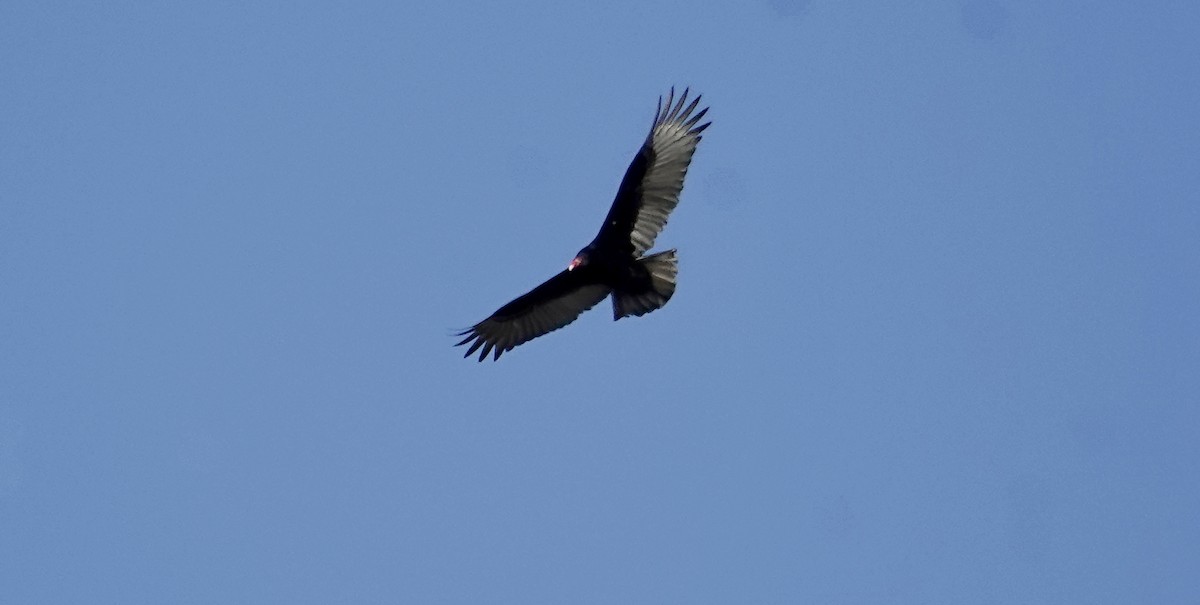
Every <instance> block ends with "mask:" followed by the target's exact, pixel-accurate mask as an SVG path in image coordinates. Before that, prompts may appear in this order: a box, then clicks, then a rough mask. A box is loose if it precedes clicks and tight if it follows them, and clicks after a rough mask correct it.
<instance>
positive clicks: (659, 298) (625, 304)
mask: <svg viewBox="0 0 1200 605" xmlns="http://www.w3.org/2000/svg"><path fill="white" fill-rule="evenodd" d="M638 264H640V265H641V266H642V268H644V269H645V270H646V273H648V274H649V275H650V284H649V287H647V288H644V289H642V290H640V291H637V292H620V291H616V292H613V319H614V320H617V319H621V318H622V317H629V316H630V315H638V316H640V315H645V314H647V313H649V312H651V311H653V310H655V309H657V308H659V307H661V306H663V305H665V304H667V301H668V300H671V295H672V294H674V293H675V274H676V273H678V272H679V259H678V258H676V256H675V251H674V250H667V251H666V252H659V253H658V254H651V255H650V256H647V257H645V258H641V259H638Z"/></svg>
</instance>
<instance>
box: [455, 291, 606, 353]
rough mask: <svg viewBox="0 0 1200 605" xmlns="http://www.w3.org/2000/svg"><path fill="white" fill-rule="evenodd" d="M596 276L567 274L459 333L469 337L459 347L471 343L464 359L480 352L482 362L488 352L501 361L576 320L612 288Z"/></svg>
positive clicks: (602, 298)
mask: <svg viewBox="0 0 1200 605" xmlns="http://www.w3.org/2000/svg"><path fill="white" fill-rule="evenodd" d="M593 277H594V276H592V275H590V272H589V271H587V270H586V269H585V268H580V269H575V270H574V271H563V272H561V273H559V274H558V275H555V276H554V277H552V278H550V279H549V280H546V282H545V283H543V284H542V285H540V286H538V287H536V288H534V289H533V290H530V291H529V292H527V293H526V294H524V295H522V296H520V297H518V298H516V299H515V300H513V301H512V302H510V303H508V304H507V305H504V306H503V307H500V309H498V310H497V311H496V312H495V313H492V315H491V317H488V318H487V319H485V320H483V321H481V322H479V323H477V324H475V325H474V326H472V327H471V328H469V329H467V330H463V331H462V332H459V333H458V336H465V337H466V338H463V339H462V341H460V342H459V343H458V344H457V345H455V346H461V345H465V344H467V343H471V346H470V347H468V348H467V352H466V354H465V355H463V357H470V356H471V354H472V353H474V352H475V351H477V350H479V351H480V353H479V361H483V360H484V359H485V358H487V356H488V353H493V354H494V357H492V360H493V361H495V360H497V359H500V355H501V354H503V353H505V352H506V351H511V350H512V349H513V348H514V347H516V346H517V345H520V344H523V343H526V342H529V341H530V340H533V339H534V338H537V337H538V336H542V335H545V334H549V333H550V332H553V331H555V330H557V329H559V328H561V327H563V326H565V325H567V324H569V323H571V322H573V321H575V319H576V318H578V317H579V315H580V314H581V313H583V312H584V311H587V310H588V309H591V308H592V307H594V306H596V304H597V303H599V302H600V301H602V300H604V297H606V296H608V294H609V288H608V286H605V285H603V284H601V283H598V282H597V281H595V279H594V278H593Z"/></svg>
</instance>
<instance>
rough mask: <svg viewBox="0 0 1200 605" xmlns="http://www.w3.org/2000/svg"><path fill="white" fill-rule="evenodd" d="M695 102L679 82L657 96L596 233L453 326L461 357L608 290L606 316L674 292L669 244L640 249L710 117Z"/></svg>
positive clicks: (551, 322) (593, 301)
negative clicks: (528, 282)
mask: <svg viewBox="0 0 1200 605" xmlns="http://www.w3.org/2000/svg"><path fill="white" fill-rule="evenodd" d="M699 104H700V96H699V95H697V96H696V98H694V99H692V101H691V102H690V103H688V90H687V89H685V90H684V91H683V94H682V95H680V96H679V99H678V100H676V99H675V89H674V88H672V89H671V93H670V95H668V96H667V100H666V103H663V98H662V97H659V98H658V109H656V110H655V112H654V123H653V125H651V127H650V134H649V136H647V137H646V142H645V143H643V144H642V148H641V149H639V150H638V152H637V155H636V156H634V158H633V162H631V163H630V164H629V168H628V169H627V170H626V171H625V178H624V179H622V180H621V186H620V187H619V188H618V189H617V196H616V199H614V200H613V204H612V208H611V209H609V211H608V216H607V217H605V219H604V224H603V225H601V227H600V232H599V233H597V234H596V238H595V239H593V240H592V242H591V243H590V244H588V245H587V246H585V247H584V248H583V249H582V250H580V251H579V253H578V254H576V255H575V258H574V259H572V260H571V262H570V264H568V265H567V268H566V269H564V270H563V271H562V272H560V273H559V274H558V275H555V276H554V277H551V278H550V279H549V280H547V281H546V282H545V283H543V284H542V285H540V286H538V287H536V288H534V289H533V290H530V291H529V292H527V293H525V294H523V295H521V296H520V297H518V298H517V299H515V300H513V301H512V302H510V303H508V304H507V305H504V306H503V307H500V308H499V309H498V310H497V311H496V312H495V313H492V315H491V316H490V317H488V318H487V319H485V320H483V321H481V322H479V323H477V324H475V325H474V326H472V327H471V328H469V329H467V330H464V331H462V332H459V333H458V334H457V335H458V336H465V337H466V338H463V339H462V341H460V342H459V343H458V344H457V345H455V346H461V345H465V344H467V343H470V344H471V346H470V347H468V348H467V352H466V354H465V355H463V357H470V356H471V354H473V353H474V352H475V351H477V350H478V351H479V352H480V353H479V361H483V360H484V359H485V358H487V356H488V353H492V354H493V355H494V357H492V359H493V361H494V360H498V359H500V355H501V354H503V353H504V352H506V351H511V350H512V349H513V348H515V347H516V346H518V345H521V344H524V343H526V342H529V341H530V340H533V339H534V338H537V337H539V336H542V335H544V334H549V333H550V332H553V331H554V330H557V329H559V328H561V327H563V326H566V325H567V324H569V323H571V322H573V321H575V319H576V318H578V317H579V316H580V314H582V313H583V312H584V311H587V310H588V309H591V308H592V307H594V306H596V305H597V304H598V303H599V302H600V301H602V300H604V298H605V297H607V296H609V295H610V294H611V295H612V305H613V320H614V321H616V320H618V319H621V318H622V317H629V316H630V315H634V316H641V315H645V314H646V313H649V312H651V311H653V310H655V309H658V308H659V307H662V306H663V305H665V304H667V301H668V300H670V299H671V295H672V294H674V293H675V275H676V273H677V272H678V260H677V258H676V256H675V250H674V249H671V250H667V251H665V252H658V253H656V254H651V255H649V256H646V255H645V254H646V251H647V250H649V249H650V248H651V247H652V246H653V245H654V239H655V238H656V237H658V234H659V232H661V231H662V229H663V227H664V226H665V225H666V224H667V216H668V215H669V214H671V211H672V210H674V209H675V206H676V205H677V204H678V203H679V193H680V191H682V190H683V177H684V175H686V174H687V169H688V164H690V163H691V161H692V154H694V153H695V152H696V146H697V145H698V144H699V143H700V138H701V136H700V133H702V132H704V129H706V128H708V126H709V125H710V124H711V123H712V122H705V123H703V124H699V125H697V124H698V123H699V122H700V119H701V118H703V117H704V114H706V113H708V108H707V107H705V108H704V109H701V110H700V111H698V112H697V111H696V107H697V106H698V105H699Z"/></svg>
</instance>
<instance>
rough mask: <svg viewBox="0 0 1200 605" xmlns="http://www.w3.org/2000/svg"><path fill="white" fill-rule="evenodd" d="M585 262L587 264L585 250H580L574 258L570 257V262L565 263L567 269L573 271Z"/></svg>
mask: <svg viewBox="0 0 1200 605" xmlns="http://www.w3.org/2000/svg"><path fill="white" fill-rule="evenodd" d="M586 264H588V253H587V250H586V249H584V250H580V251H579V254H576V255H575V258H573V259H571V264H569V265H567V271H574V270H576V269H578V268H580V267H582V266H584V265H586Z"/></svg>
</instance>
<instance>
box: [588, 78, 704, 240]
mask: <svg viewBox="0 0 1200 605" xmlns="http://www.w3.org/2000/svg"><path fill="white" fill-rule="evenodd" d="M687 96H688V90H687V89H684V91H683V94H682V95H680V96H679V100H678V101H676V100H675V89H674V88H672V89H671V94H670V96H668V97H667V102H666V104H663V100H662V97H659V99H658V109H657V110H656V111H655V113H654V125H653V126H652V127H651V128H650V136H648V137H646V142H645V143H643V144H642V148H641V149H640V150H638V153H637V156H635V157H634V158H633V162H631V163H630V164H629V168H628V169H627V170H626V171H625V178H624V179H623V180H622V181H621V187H620V188H619V189H618V190H617V197H616V199H615V200H613V205H612V208H611V209H610V210H609V211H608V217H607V218H605V219H604V226H603V227H601V228H600V235H599V236H598V237H597V240H604V241H611V242H617V241H620V242H622V243H623V242H624V241H626V240H628V241H629V242H630V243H631V244H632V246H633V252H634V255H635V256H641V255H642V254H643V253H645V252H646V251H647V250H649V249H650V248H651V247H652V246H653V245H654V239H655V238H656V237H658V234H659V233H660V232H661V231H662V229H663V226H665V225H666V224H667V216H668V215H670V214H671V211H672V210H674V209H675V206H676V205H677V204H679V192H680V191H682V190H683V177H684V176H685V175H686V174H687V169H688V164H690V163H691V161H692V154H694V153H695V152H696V146H697V145H699V144H700V139H701V136H700V133H702V132H704V129H705V128H708V126H709V124H712V122H705V123H703V124H700V125H698V126H697V123H698V122H699V121H700V119H701V118H703V117H704V114H706V113H708V108H707V107H705V108H704V109H701V110H700V111H698V112H696V113H692V112H694V111H695V110H696V107H697V106H698V105H699V104H700V96H699V95H697V96H696V98H695V99H692V102H691V103H687ZM685 103H686V105H685Z"/></svg>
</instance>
